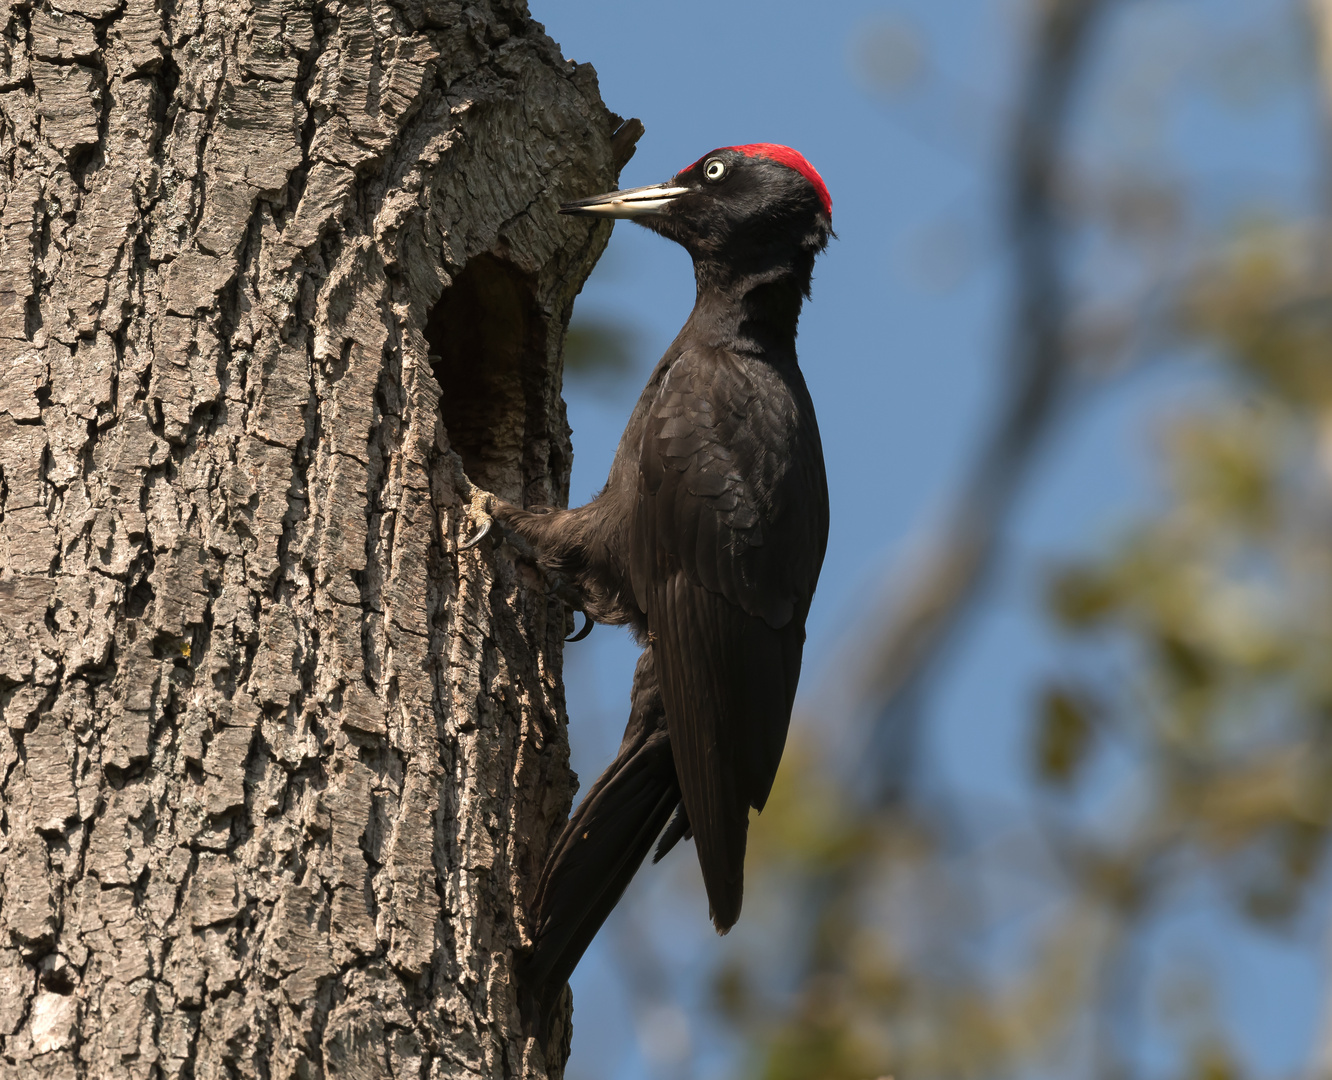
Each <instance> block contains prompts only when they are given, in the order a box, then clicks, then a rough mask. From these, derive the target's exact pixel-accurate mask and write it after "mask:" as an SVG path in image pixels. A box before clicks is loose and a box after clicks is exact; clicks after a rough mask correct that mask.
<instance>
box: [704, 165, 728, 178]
mask: <svg viewBox="0 0 1332 1080" xmlns="http://www.w3.org/2000/svg"><path fill="white" fill-rule="evenodd" d="M725 171H726V166H725V165H723V164H722V163H721V162H720V161H709V162H708V166H707V168H706V169H705V170H704V173H705V175H706V176H707V177H708V179H709V180H716V179H717V178H718V177H719V176H721V174H722V173H724V172H725Z"/></svg>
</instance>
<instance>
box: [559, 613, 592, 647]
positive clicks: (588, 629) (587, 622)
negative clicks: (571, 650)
mask: <svg viewBox="0 0 1332 1080" xmlns="http://www.w3.org/2000/svg"><path fill="white" fill-rule="evenodd" d="M594 626H596V623H594V622H593V621H592V620H591V619H590V618H588V615H587V612H586V611H584V612H583V628H582V629H581V630H579V631H578V632H577V633H575V634H570V635H569V636H568V637H567V638H565V639H564V640H565V641H582V640H583V638H585V637H587V635H588V634H590V633H592V627H594Z"/></svg>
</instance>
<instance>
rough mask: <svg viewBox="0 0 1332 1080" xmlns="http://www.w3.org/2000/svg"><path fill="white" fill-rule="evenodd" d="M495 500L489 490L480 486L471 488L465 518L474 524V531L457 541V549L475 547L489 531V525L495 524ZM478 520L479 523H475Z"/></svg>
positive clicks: (463, 549)
mask: <svg viewBox="0 0 1332 1080" xmlns="http://www.w3.org/2000/svg"><path fill="white" fill-rule="evenodd" d="M495 502H496V499H495V496H494V495H492V494H491V493H490V492H488V491H482V490H481V489H480V488H473V489H472V498H471V500H470V501H469V502H468V504H467V514H466V515H465V520H466V521H467V522H468V523H469V524H473V525H476V531H475V532H474V533H472V535H471V536H470V537H468V538H467V539H466V540H462V541H460V542H459V544H458V550H459V551H466V550H467V549H468V548H472V547H476V545H477V544H479V543H481V541H482V540H483V539H485V537H486V534H487V533H489V532H490V527H491V526H492V525H494V524H495ZM478 522H479V524H477V523H478Z"/></svg>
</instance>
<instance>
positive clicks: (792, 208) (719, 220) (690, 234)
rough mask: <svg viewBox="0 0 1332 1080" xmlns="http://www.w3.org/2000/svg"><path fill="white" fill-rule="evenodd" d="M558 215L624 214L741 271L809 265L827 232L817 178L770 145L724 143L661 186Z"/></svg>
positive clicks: (792, 155)
mask: <svg viewBox="0 0 1332 1080" xmlns="http://www.w3.org/2000/svg"><path fill="white" fill-rule="evenodd" d="M560 213H562V214H586V215H590V216H592V217H608V218H631V219H633V220H634V221H636V222H637V223H638V224H640V225H643V226H646V227H647V228H649V229H652V230H653V231H654V232H658V233H661V235H663V236H665V237H668V238H669V239H671V240H674V241H676V242H677V243H679V244H682V245H683V246H684V247H685V248H686V250H688V252H689V253H690V255H692V256H693V257H694V261H695V263H698V262H707V263H722V264H725V265H727V266H729V267H730V268H732V269H734V270H738V271H740V272H748V271H751V270H759V271H761V270H763V269H765V268H768V267H776V266H780V265H783V264H786V265H791V266H792V268H793V269H796V268H800V269H805V268H808V269H812V267H813V262H814V256H815V255H817V254H818V253H819V252H820V251H822V250H823V249H824V247H826V246H827V243H828V238H829V236H831V235H832V197H831V196H830V195H829V194H828V189H827V187H826V186H825V185H824V183H823V178H822V177H820V176H819V174H818V173H817V172H816V171H815V170H814V166H812V165H811V164H810V163H809V162H808V161H806V160H805V159H804V157H802V156H801V155H800V154H798V153H797V152H796V151H794V150H792V149H791V148H790V147H789V146H778V145H777V144H775V143H751V144H749V145H747V146H723V147H721V148H720V149H718V150H713V151H712V152H711V153H710V154H704V155H703V157H701V158H699V159H698V160H697V161H696V162H694V163H693V164H692V165H690V166H689V167H688V168H686V169H681V170H680V171H679V172H678V173H676V174H675V175H674V176H673V177H671V178H670V180H668V181H666V183H664V184H653V185H651V186H649V187H640V188H629V189H628V190H626V191H611V192H607V193H606V194H604V195H593V196H591V197H590V198H587V199H579V200H578V201H576V202H571V203H564V204H563V205H562V206H561V207H560ZM808 269H806V274H805V276H806V280H808Z"/></svg>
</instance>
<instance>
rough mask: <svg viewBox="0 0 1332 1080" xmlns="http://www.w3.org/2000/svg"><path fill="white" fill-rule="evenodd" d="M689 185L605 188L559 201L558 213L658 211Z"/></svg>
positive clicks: (602, 214)
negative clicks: (625, 188) (562, 201)
mask: <svg viewBox="0 0 1332 1080" xmlns="http://www.w3.org/2000/svg"><path fill="white" fill-rule="evenodd" d="M690 190H691V189H690V188H687V187H677V186H675V185H674V184H651V185H649V186H648V187H636V188H628V189H627V190H625V191H608V192H606V194H604V195H592V196H589V197H588V198H586V199H578V200H577V201H575V202H567V203H561V204H560V213H561V214H587V215H589V216H591V217H605V218H636V217H645V216H647V215H649V214H656V213H660V212H661V210H662V208H663V207H665V206H668V205H669V204H670V202H671V200H672V199H678V198H679V197H680V196H681V195H686V194H688V193H689V191H690Z"/></svg>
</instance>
